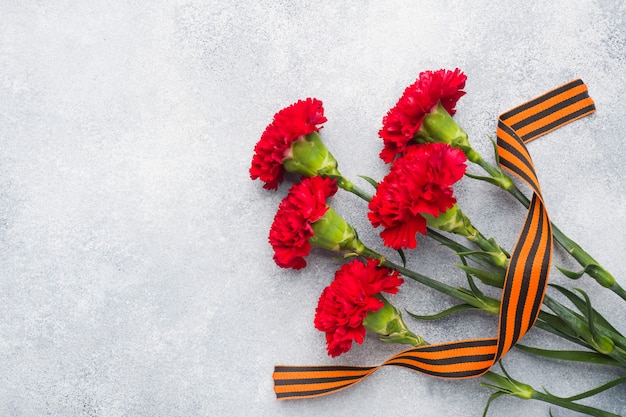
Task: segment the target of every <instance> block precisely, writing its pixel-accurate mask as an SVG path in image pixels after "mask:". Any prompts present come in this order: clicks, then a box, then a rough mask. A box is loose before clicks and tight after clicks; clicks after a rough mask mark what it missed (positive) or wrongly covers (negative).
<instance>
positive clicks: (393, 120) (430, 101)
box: [378, 68, 467, 163]
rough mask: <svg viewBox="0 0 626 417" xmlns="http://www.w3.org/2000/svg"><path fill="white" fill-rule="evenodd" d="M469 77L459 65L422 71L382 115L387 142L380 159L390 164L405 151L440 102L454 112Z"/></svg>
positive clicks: (383, 135) (384, 137)
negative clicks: (425, 119)
mask: <svg viewBox="0 0 626 417" xmlns="http://www.w3.org/2000/svg"><path fill="white" fill-rule="evenodd" d="M466 80H467V77H466V76H465V74H463V73H462V72H461V70H459V69H458V68H457V69H455V70H454V71H449V70H444V69H441V70H438V71H434V72H433V71H425V72H422V73H421V74H420V75H419V77H418V78H417V80H416V81H415V82H414V83H413V84H411V85H410V86H408V87H407V88H406V89H405V90H404V93H403V94H402V97H400V99H399V100H398V102H397V103H396V105H395V106H394V107H393V108H392V109H391V110H389V112H388V113H387V115H386V116H385V117H384V118H383V127H382V129H381V130H380V131H379V132H378V135H379V136H380V137H381V138H382V139H383V142H384V147H383V150H382V152H381V153H380V158H381V159H382V160H383V161H385V162H387V163H389V162H392V161H393V160H394V159H395V158H396V156H398V155H399V154H402V153H404V152H405V151H406V148H407V146H408V144H409V142H411V141H412V140H413V138H414V137H415V134H416V133H417V131H418V130H419V129H420V127H421V126H422V121H423V120H424V116H425V115H426V113H428V112H430V111H431V110H432V108H433V107H434V106H436V105H437V103H438V102H441V104H442V106H443V107H444V108H445V109H446V110H447V111H448V113H450V115H454V113H455V112H456V110H455V106H456V103H457V101H458V100H459V99H460V98H461V97H462V96H463V95H464V94H465V92H464V91H462V89H463V88H465V81H466Z"/></svg>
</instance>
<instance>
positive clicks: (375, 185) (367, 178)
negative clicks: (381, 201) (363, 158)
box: [357, 175, 378, 189]
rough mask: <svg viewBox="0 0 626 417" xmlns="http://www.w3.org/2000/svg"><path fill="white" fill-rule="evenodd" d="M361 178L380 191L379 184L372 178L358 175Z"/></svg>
mask: <svg viewBox="0 0 626 417" xmlns="http://www.w3.org/2000/svg"><path fill="white" fill-rule="evenodd" d="M357 176H358V177H359V178H363V179H364V180H365V181H367V182H368V183H369V184H370V185H371V186H372V187H374V189H378V182H376V181H375V180H373V179H372V178H370V177H368V176H365V175H357Z"/></svg>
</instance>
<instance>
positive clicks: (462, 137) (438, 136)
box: [416, 103, 469, 148]
mask: <svg viewBox="0 0 626 417" xmlns="http://www.w3.org/2000/svg"><path fill="white" fill-rule="evenodd" d="M416 140H417V141H418V142H434V143H447V144H448V145H450V146H452V147H454V148H463V147H469V141H468V139H467V133H466V132H465V131H464V130H463V129H462V128H461V126H459V125H458V124H457V123H456V122H455V121H454V119H453V118H452V116H450V113H448V111H447V110H446V109H445V108H444V107H443V106H442V105H441V103H438V104H437V105H436V106H435V107H434V108H433V109H432V110H431V111H430V112H429V113H428V114H426V116H424V120H423V121H422V125H421V127H420V130H419V131H418V133H417V135H416Z"/></svg>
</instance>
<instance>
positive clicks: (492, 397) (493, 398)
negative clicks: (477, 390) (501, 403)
mask: <svg viewBox="0 0 626 417" xmlns="http://www.w3.org/2000/svg"><path fill="white" fill-rule="evenodd" d="M480 385H482V386H484V387H488V388H492V386H489V385H488V384H480ZM502 395H506V394H505V393H504V392H494V393H493V394H491V395H490V396H489V399H488V400H487V404H485V411H483V415H482V417H486V416H487V411H488V410H489V406H490V405H491V403H492V402H493V400H495V399H496V398H498V397H500V396H502Z"/></svg>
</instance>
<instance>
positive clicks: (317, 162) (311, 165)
mask: <svg viewBox="0 0 626 417" xmlns="http://www.w3.org/2000/svg"><path fill="white" fill-rule="evenodd" d="M282 163H283V166H284V167H285V169H286V170H287V171H289V172H293V173H295V174H301V175H304V176H305V177H314V176H317V175H324V176H341V174H340V173H339V171H338V170H337V165H338V164H337V160H336V159H335V157H334V156H333V155H332V154H331V153H330V151H329V150H328V148H326V145H324V142H322V139H321V138H320V135H319V134H318V133H317V132H313V133H309V134H308V135H306V136H301V137H300V138H298V139H297V140H295V141H294V142H292V143H291V147H290V148H289V149H288V150H287V151H286V152H285V157H284V159H283V161H282Z"/></svg>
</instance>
